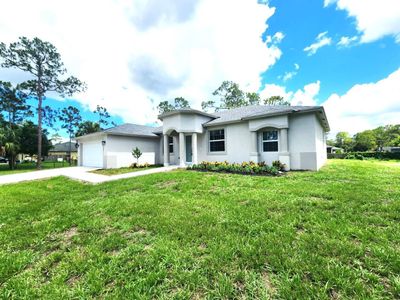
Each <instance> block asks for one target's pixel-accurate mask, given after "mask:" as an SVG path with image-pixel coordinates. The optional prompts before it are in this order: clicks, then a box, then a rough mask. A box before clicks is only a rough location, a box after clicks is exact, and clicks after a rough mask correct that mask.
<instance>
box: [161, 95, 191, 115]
mask: <svg viewBox="0 0 400 300" xmlns="http://www.w3.org/2000/svg"><path fill="white" fill-rule="evenodd" d="M181 108H190V106H189V101H187V100H186V99H185V98H183V97H177V98H175V99H174V104H171V103H169V102H168V101H161V102H160V104H158V106H157V109H158V111H159V113H160V114H163V113H166V112H169V111H173V110H176V109H181Z"/></svg>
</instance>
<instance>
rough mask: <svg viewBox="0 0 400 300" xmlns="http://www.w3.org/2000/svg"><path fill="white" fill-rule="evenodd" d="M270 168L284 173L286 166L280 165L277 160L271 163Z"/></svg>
mask: <svg viewBox="0 0 400 300" xmlns="http://www.w3.org/2000/svg"><path fill="white" fill-rule="evenodd" d="M272 166H273V167H275V168H277V169H278V170H279V171H285V169H286V165H285V164H284V163H281V162H280V161H279V160H275V161H273V162H272Z"/></svg>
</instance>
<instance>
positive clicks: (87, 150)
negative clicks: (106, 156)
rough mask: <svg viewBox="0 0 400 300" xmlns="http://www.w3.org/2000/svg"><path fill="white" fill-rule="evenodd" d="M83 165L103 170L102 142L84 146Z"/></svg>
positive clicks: (84, 144)
mask: <svg viewBox="0 0 400 300" xmlns="http://www.w3.org/2000/svg"><path fill="white" fill-rule="evenodd" d="M82 165H83V166H84V167H96V168H103V146H102V144H101V141H96V142H90V143H83V144H82Z"/></svg>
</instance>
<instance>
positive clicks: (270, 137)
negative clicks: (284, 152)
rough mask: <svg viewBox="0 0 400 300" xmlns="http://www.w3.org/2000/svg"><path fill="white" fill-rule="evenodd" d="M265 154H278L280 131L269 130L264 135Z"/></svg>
mask: <svg viewBox="0 0 400 300" xmlns="http://www.w3.org/2000/svg"><path fill="white" fill-rule="evenodd" d="M262 146H263V152H278V130H267V131H264V132H263V133H262Z"/></svg>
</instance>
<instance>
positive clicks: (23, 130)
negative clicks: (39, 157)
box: [19, 121, 52, 156]
mask: <svg viewBox="0 0 400 300" xmlns="http://www.w3.org/2000/svg"><path fill="white" fill-rule="evenodd" d="M19 128H20V131H19V147H20V153H24V154H29V155H30V156H33V155H35V154H37V150H38V149H37V148H38V147H37V133H38V130H37V128H38V126H37V125H35V124H33V122H32V121H26V122H24V123H22V125H20V126H19ZM47 135H48V132H47V130H46V129H43V131H42V139H41V140H42V154H43V155H44V156H46V155H48V152H49V150H50V148H51V147H52V145H51V141H50V140H49V139H48V138H47Z"/></svg>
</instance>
